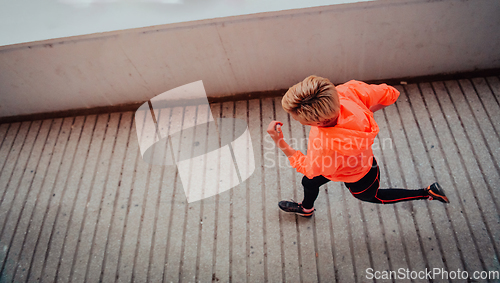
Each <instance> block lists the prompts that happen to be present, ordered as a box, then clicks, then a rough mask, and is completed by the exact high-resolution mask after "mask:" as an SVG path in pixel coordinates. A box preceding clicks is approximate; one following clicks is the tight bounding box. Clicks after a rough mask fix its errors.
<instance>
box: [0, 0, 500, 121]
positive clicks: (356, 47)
mask: <svg viewBox="0 0 500 283" xmlns="http://www.w3.org/2000/svg"><path fill="white" fill-rule="evenodd" d="M498 46H500V1H493V0H474V1H456V0H443V1H423V0H388V1H382V0H381V1H375V2H363V3H354V4H342V5H333V6H324V7H315V8H306V9H298V10H289V11H281V12H269V13H260V14H254V15H245V16H237V17H228V18H218V19H212V20H202V21H195V22H187V23H180V24H170V25H165V26H155V27H148V28H140V29H133V30H124V31H116V32H110V33H103V34H93V35H87V36H78V37H73V38H63V39H55V40H48V41H43V42H33V43H26V44H19V45H10V46H4V47H0V117H5V116H14V115H23V114H32V113H43V112H51V111H61V110H68V109H79V108H91V107H99V106H110V105H119V104H124V103H132V102H140V101H145V100H148V99H150V98H152V97H154V96H155V95H157V94H159V93H162V92H164V91H166V90H169V89H172V88H175V87H178V86H181V85H183V84H187V83H190V82H194V81H197V80H203V83H204V85H205V89H206V91H207V95H208V96H226V95H234V94H239V93H245V92H254V91H266V90H275V89H285V88H288V87H289V86H291V85H292V84H294V83H296V82H298V81H300V80H302V79H303V78H304V77H306V76H307V75H310V74H316V75H320V76H325V77H328V78H330V79H331V80H332V81H333V82H336V83H339V82H344V81H347V80H350V79H358V80H376V79H389V78H398V77H408V76H421V75H432V74H440V73H453V72H463V71H472V70H477V69H487V68H498V67H500V48H498Z"/></svg>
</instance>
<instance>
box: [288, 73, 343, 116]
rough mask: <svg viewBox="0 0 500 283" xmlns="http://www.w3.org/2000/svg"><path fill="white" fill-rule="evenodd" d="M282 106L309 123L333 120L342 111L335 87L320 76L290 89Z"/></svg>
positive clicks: (308, 79)
mask: <svg viewBox="0 0 500 283" xmlns="http://www.w3.org/2000/svg"><path fill="white" fill-rule="evenodd" d="M281 105H282V106H283V109H285V111H286V112H288V113H290V114H295V115H297V116H298V117H300V118H302V119H304V120H306V121H308V122H320V121H321V120H325V119H328V118H332V116H334V115H336V114H337V113H338V112H339V109H340V102H339V95H338V93H337V90H336V89H335V86H334V85H333V84H332V83H331V82H330V81H329V80H328V79H325V78H322V77H318V76H309V77H307V78H305V79H304V80H303V81H302V82H300V83H298V84H296V85H294V86H292V87H291V88H289V89H288V91H287V92H286V93H285V95H284V96H283V99H282V100H281Z"/></svg>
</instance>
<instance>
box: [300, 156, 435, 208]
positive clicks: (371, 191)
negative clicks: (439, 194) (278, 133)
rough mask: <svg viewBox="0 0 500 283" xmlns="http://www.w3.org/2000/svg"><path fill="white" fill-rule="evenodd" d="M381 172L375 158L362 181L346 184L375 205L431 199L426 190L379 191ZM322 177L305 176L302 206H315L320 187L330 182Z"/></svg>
mask: <svg viewBox="0 0 500 283" xmlns="http://www.w3.org/2000/svg"><path fill="white" fill-rule="evenodd" d="M379 175H380V170H379V169H378V165H377V161H376V160H375V157H374V158H373V164H372V168H371V169H370V171H368V173H366V175H365V176H364V177H363V178H361V180H359V181H357V182H354V183H347V182H346V183H344V184H345V186H346V187H347V188H348V189H349V191H350V192H351V194H352V195H353V196H354V197H355V198H357V199H359V200H362V201H367V202H373V203H394V202H400V201H409V200H415V199H426V198H428V197H429V195H428V194H427V191H426V190H425V189H419V190H407V189H392V188H391V189H379V186H380V180H379ZM329 181H330V180H328V179H327V178H325V177H323V176H322V175H320V176H317V177H314V178H312V179H309V178H307V177H306V176H304V178H302V185H303V186H304V200H303V201H302V206H303V207H304V208H306V209H310V208H312V207H313V206H314V201H315V200H316V198H317V197H318V193H319V187H320V186H322V185H324V184H325V183H327V182H329Z"/></svg>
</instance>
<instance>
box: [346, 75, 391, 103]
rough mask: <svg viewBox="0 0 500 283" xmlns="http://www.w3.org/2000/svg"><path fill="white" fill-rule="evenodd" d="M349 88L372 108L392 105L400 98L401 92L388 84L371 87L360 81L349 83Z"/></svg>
mask: <svg viewBox="0 0 500 283" xmlns="http://www.w3.org/2000/svg"><path fill="white" fill-rule="evenodd" d="M349 88H350V89H351V90H352V91H353V92H354V93H355V94H356V95H357V96H358V98H359V99H360V100H361V102H363V104H365V105H366V107H367V108H370V107H372V106H374V105H377V104H382V105H384V106H387V105H391V104H393V103H394V102H396V100H397V99H398V97H399V91H398V90H397V89H395V88H394V87H392V86H388V85H386V84H380V85H374V84H372V85H370V84H367V83H364V82H360V81H351V82H349Z"/></svg>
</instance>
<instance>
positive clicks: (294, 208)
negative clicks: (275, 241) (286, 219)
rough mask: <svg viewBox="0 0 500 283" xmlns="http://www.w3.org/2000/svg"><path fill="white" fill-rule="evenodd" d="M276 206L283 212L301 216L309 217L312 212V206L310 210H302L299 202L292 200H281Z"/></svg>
mask: <svg viewBox="0 0 500 283" xmlns="http://www.w3.org/2000/svg"><path fill="white" fill-rule="evenodd" d="M278 206H279V207H280V209H281V210H283V211H284V212H292V213H295V214H297V215H300V216H303V217H311V216H312V215H313V214H314V211H315V209H314V207H313V208H312V210H311V211H310V212H306V211H304V207H302V204H301V203H296V202H294V201H287V200H282V201H280V202H279V203H278Z"/></svg>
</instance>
